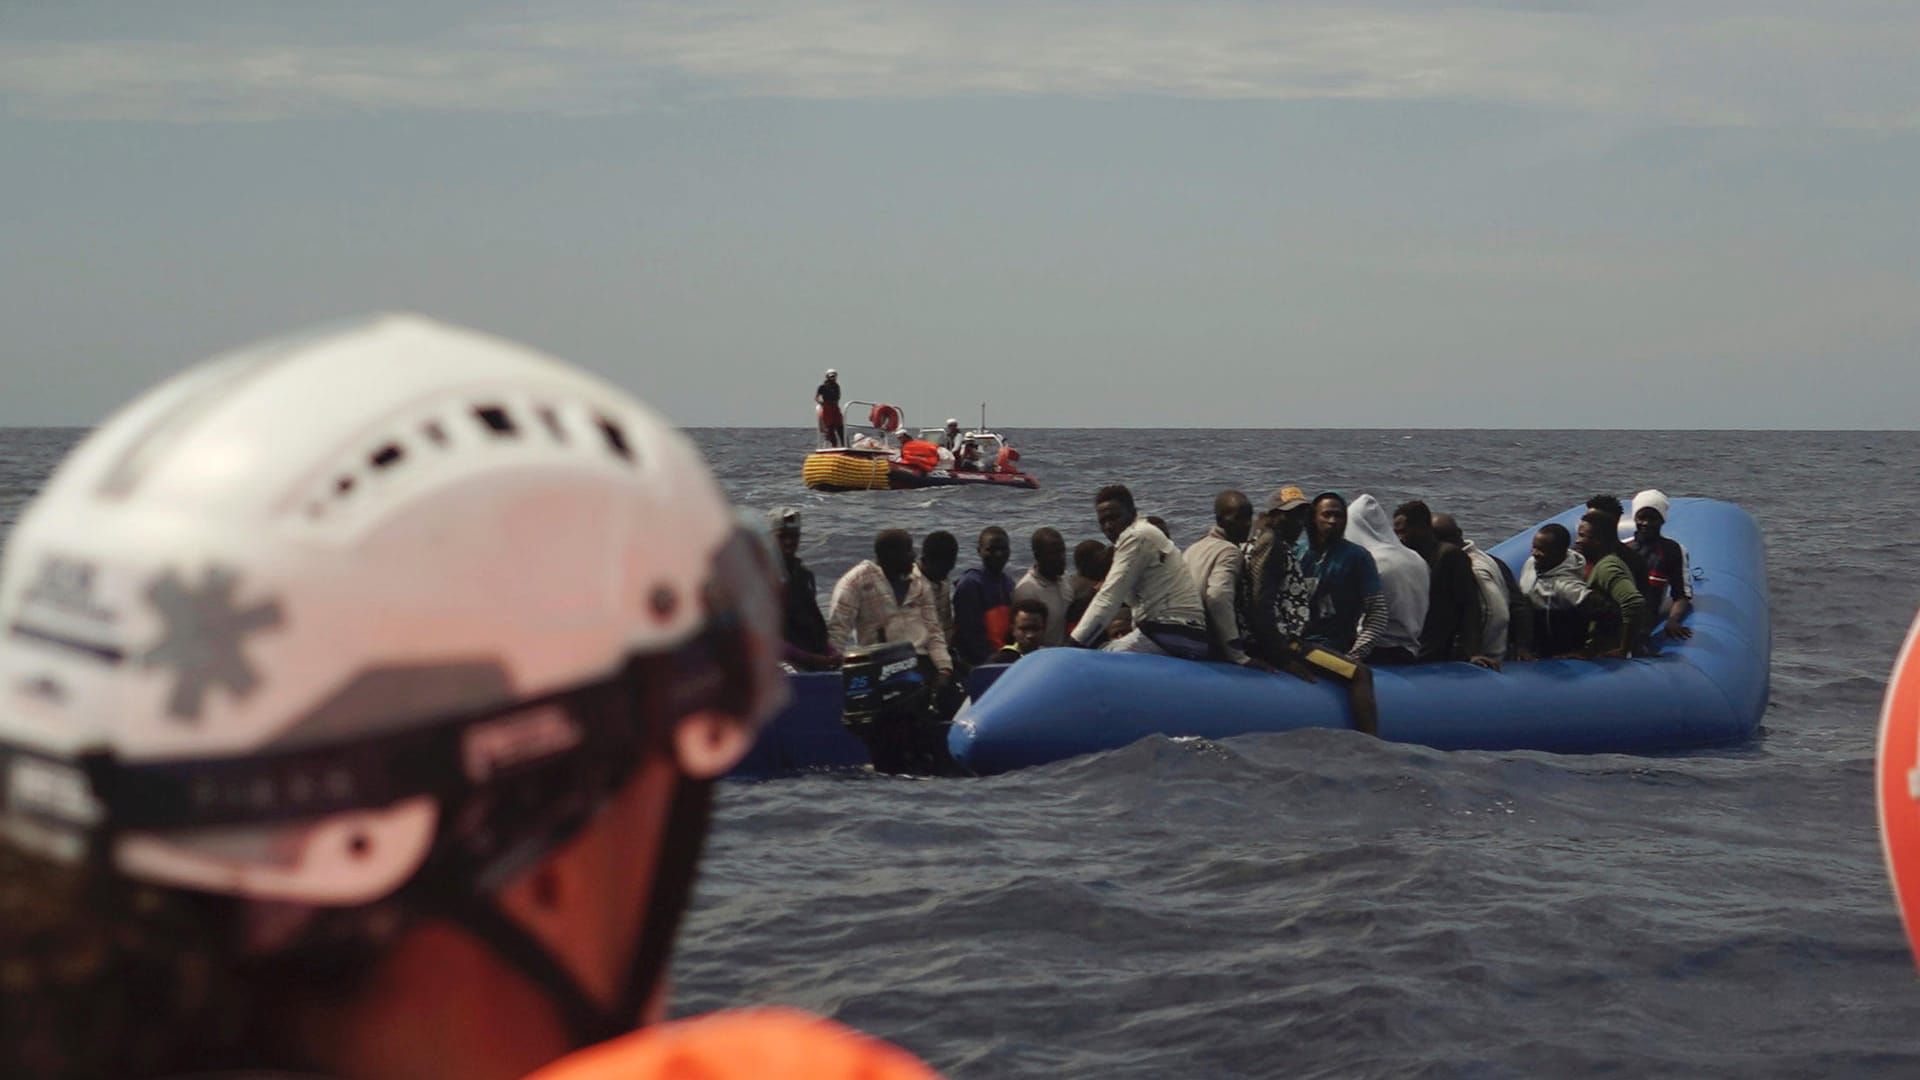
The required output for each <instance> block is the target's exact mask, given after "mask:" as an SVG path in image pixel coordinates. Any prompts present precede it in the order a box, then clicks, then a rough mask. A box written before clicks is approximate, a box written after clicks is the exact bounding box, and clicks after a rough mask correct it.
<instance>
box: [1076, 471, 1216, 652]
mask: <svg viewBox="0 0 1920 1080" xmlns="http://www.w3.org/2000/svg"><path fill="white" fill-rule="evenodd" d="M1093 509H1094V515H1095V517H1096V518H1098V519H1099V522H1100V531H1101V532H1103V533H1105V534H1106V535H1107V539H1109V540H1112V541H1113V565H1112V567H1111V568H1110V569H1108V571H1107V576H1106V580H1104V581H1102V582H1101V583H1100V591H1099V592H1097V593H1095V594H1094V597H1093V602H1092V603H1091V604H1089V605H1087V611H1086V614H1084V615H1082V616H1081V617H1080V623H1079V625H1078V626H1076V627H1075V628H1074V632H1073V643H1074V644H1075V645H1079V646H1081V647H1082V648H1091V647H1092V645H1093V643H1094V640H1095V639H1096V638H1097V637H1098V636H1099V634H1100V632H1101V631H1102V630H1104V629H1105V628H1106V626H1107V624H1108V623H1109V622H1110V621H1111V620H1112V619H1113V616H1114V613H1115V612H1116V611H1117V610H1118V609H1119V608H1120V606H1121V605H1122V604H1125V605H1127V606H1129V607H1131V608H1132V609H1133V630H1132V631H1131V632H1129V633H1127V634H1126V635H1125V636H1123V637H1120V638H1116V639H1114V640H1112V641H1109V642H1107V644H1106V645H1105V646H1103V648H1104V649H1105V650H1106V651H1108V652H1135V653H1158V654H1159V655H1162V656H1178V657H1180V658H1182V659H1185V660H1205V659H1206V658H1207V651H1208V647H1209V644H1210V642H1209V641H1208V639H1207V615H1206V609H1205V608H1203V607H1202V606H1201V604H1200V591H1199V590H1198V589H1196V588H1194V585H1193V578H1192V576H1191V575H1189V574H1188V573H1187V566H1186V563H1185V561H1184V560H1182V559H1181V557H1180V549H1179V548H1177V547H1174V546H1173V541H1172V540H1169V539H1167V534H1166V533H1163V532H1161V531H1160V530H1159V529H1156V528H1154V527H1153V526H1152V525H1150V524H1148V523H1147V521H1146V519H1145V518H1142V517H1140V516H1139V514H1137V513H1136V512H1135V511H1134V508H1133V492H1131V491H1128V490H1127V488H1126V486H1125V485H1123V484H1109V485H1107V486H1106V487H1103V488H1101V489H1100V492H1099V494H1097V495H1095V496H1094V497H1093Z"/></svg>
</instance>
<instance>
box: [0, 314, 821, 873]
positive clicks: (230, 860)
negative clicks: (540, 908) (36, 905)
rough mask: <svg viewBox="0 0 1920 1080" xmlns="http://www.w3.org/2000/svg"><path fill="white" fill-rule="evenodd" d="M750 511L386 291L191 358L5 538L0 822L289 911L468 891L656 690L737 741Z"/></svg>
mask: <svg viewBox="0 0 1920 1080" xmlns="http://www.w3.org/2000/svg"><path fill="white" fill-rule="evenodd" d="M760 532H761V530H760V529H759V528H757V527H756V528H753V529H751V530H747V529H742V528H741V527H740V523H739V522H738V521H737V520H736V518H735V516H734V514H733V512H732V510H731V509H730V507H729V506H728V504H727V502H726V500H725V498H724V497H723V495H722V494H721V492H720V490H719V487H718V485H717V484H716V483H715V481H714V479H713V477H712V475H711V473H710V472H709V470H708V469H707V467H706V465H705V463H704V462H703V461H702V460H701V457H700V455H699V453H698V451H697V450H696V449H695V448H694V447H693V446H692V444H691V443H690V442H689V441H688V440H687V439H686V438H685V437H684V436H683V435H681V434H680V433H679V432H677V431H676V430H674V429H673V428H672V427H671V426H670V425H669V424H668V423H667V422H666V421H664V420H663V419H661V418H660V417H659V416H657V415H656V414H655V413H653V412H652V411H651V410H649V409H648V408H646V407H645V406H643V405H641V404H640V403H639V402H637V401H635V400H633V399H632V398H631V397H629V396H628V395H626V394H625V393H623V392H621V391H620V390H618V389H616V388H614V387H613V386H611V385H609V384H607V383H605V382H603V381H601V380H599V379H597V378H594V377H592V376H589V375H587V374H586V373H584V372H581V371H579V370H577V369H574V368H572V367H569V366H567V365H565V364H562V363H561V362H559V361H556V360H554V359H551V358H549V357H546V356H543V355H541V354H538V353H535V352H532V351H530V350H527V349H524V348H521V347H519V346H516V345H512V344H510V343H507V342H504V341H501V340H498V339H495V338H492V337H488V336H485V335H481V334H478V333H474V332H471V331H466V330H461V329H457V328H453V327H449V326H445V325H441V324H438V323H435V322H432V321H429V320H426V319H422V318H419V317H416V316H406V315H391V316H380V317H376V318H372V319H369V320H366V321H364V322H360V323H357V324H352V325H348V326H346V327H344V328H334V329H329V330H327V331H324V332H316V333H314V334H310V335H307V336H303V337H294V338H288V339H283V340H278V341H273V342H269V343H267V344H263V345H259V346H256V347H253V348H249V349H245V350H241V351H239V352H236V353H233V354H230V355H227V356H225V357H221V358H216V359H215V360H212V361H209V362H207V363H206V364H203V365H200V366H199V367H196V368H194V369H192V370H190V371H188V372H186V373H184V374H182V375H180V376H178V377H176V378H174V379H172V380H170V381H169V382H166V383H164V384H162V385H161V386H159V387H157V388H156V389H154V390H152V391H150V392H149V393H147V394H146V395H144V396H143V397H141V398H140V399H139V400H137V401H135V402H134V403H133V404H132V405H130V406H128V407H127V408H125V409H123V410H122V411H121V412H119V413H118V414H117V415H115V416H114V417H112V418H111V419H109V420H108V421H107V422H106V423H105V424H103V425H102V426H101V427H100V428H98V429H97V430H96V431H95V432H94V433H93V434H92V435H91V436H89V437H88V438H87V440H86V441H85V442H84V443H83V444H82V445H81V446H80V447H79V448H77V449H76V450H75V451H74V452H73V454H72V455H71V456H70V457H69V458H68V460H67V461H66V462H65V463H64V464H63V465H62V466H61V467H60V468H59V469H58V471H57V472H56V473H55V474H54V476H53V477H52V479H51V480H50V481H49V482H48V484H47V486H46V488H45V489H44V490H43V491H42V493H41V494H40V496H39V497H38V498H37V499H36V500H35V501H34V503H33V504H32V505H31V506H30V507H29V509H28V510H27V511H26V513H25V515H24V516H23V517H22V518H21V520H20V522H19V524H18V525H17V526H16V528H15V529H14V530H13V532H12V534H11V536H10V538H9V540H8V544H7V550H6V554H5V559H4V563H0V628H4V630H5V633H6V637H5V638H4V639H3V640H0V838H4V839H5V840H6V841H8V842H11V843H13V844H15V845H17V846H19V847H22V848H26V849H29V850H33V851H37V852H39V853H40V854H41V855H43V856H45V857H49V858H54V859H59V860H68V861H72V860H77V859H79V858H81V857H82V856H83V854H85V853H88V852H94V853H98V852H100V851H101V850H102V847H101V846H102V845H105V850H106V852H107V853H108V854H109V855H110V857H111V859H112V864H113V865H114V866H115V867H117V868H118V870H119V871H120V872H121V873H123V874H125V875H126V876H128V877H130V878H133V879H136V880H140V881H145V882H150V883H154V884H159V885H164V886H172V887H176V888H183V889H188V890H192V891H198V892H207V893H214V894H219V895H224V896H231V897H238V898H245V899H252V900H266V901H281V902H292V903H294V904H297V905H306V906H310V907H316V908H345V907H359V906H363V905H368V904H372V903H375V902H376V901H380V900H382V899H384V898H387V897H389V896H391V895H394V894H395V893H396V892H397V891H400V890H402V889H403V887H406V886H408V885H409V883H410V882H411V881H414V880H415V879H417V878H424V877H428V876H436V877H437V879H438V880H440V881H441V882H442V883H443V887H455V888H458V887H467V888H470V889H472V890H474V891H476V892H484V891H485V890H486V889H489V888H491V887H492V886H494V885H498V884H499V883H500V882H501V881H502V880H504V879H505V878H506V877H508V876H510V875H511V874H513V873H515V872H517V871H519V870H521V869H524V868H526V867H528V866H530V865H531V864H532V863H533V862H534V861H535V860H537V859H538V858H539V857H541V856H542V855H544V854H545V853H546V852H547V851H550V850H551V849H552V848H553V847H554V846H556V845H557V844H558V843H560V842H561V841H563V840H565V839H566V838H567V836H569V835H571V833H572V831H573V830H575V829H577V828H578V827H579V826H580V825H581V824H583V823H584V822H585V821H587V820H590V819H591V818H592V817H593V816H594V814H595V813H597V811H598V809H599V808H600V806H601V805H602V804H603V803H604V800H605V799H606V798H607V797H608V796H609V795H610V793H611V792H612V791H613V790H615V789H617V787H618V786H619V784H620V783H621V782H623V779H624V777H625V776H626V775H628V774H629V773H630V771H631V767H632V764H633V763H634V762H636V761H637V760H639V759H640V758H641V757H643V756H644V755H645V754H647V753H649V752H651V751H653V750H654V749H656V748H658V746H659V745H660V743H661V740H662V739H663V738H667V737H669V736H668V735H667V734H664V733H665V732H666V731H667V729H669V728H672V727H673V726H674V725H675V724H676V723H677V721H678V720H679V719H680V718H682V717H686V716H689V715H694V714H696V713H699V712H701V711H703V710H705V711H711V712H716V713H720V714H725V715H726V716H730V717H733V718H737V721H738V725H739V728H740V735H741V738H740V739H739V740H734V742H733V744H732V745H735V746H743V745H744V740H746V739H750V737H751V732H752V730H753V729H754V728H755V727H757V726H758V724H759V723H761V722H762V721H764V720H765V718H766V717H767V716H768V715H769V714H770V713H771V712H772V711H773V710H774V709H775V708H777V707H778V705H779V704H780V703H781V701H782V700H783V695H784V693H785V686H784V682H783V680H782V679H781V677H780V675H779V673H778V668H777V658H778V647H777V646H778V641H779V629H778V627H779V619H778V613H777V610H776V601H775V599H774V591H773V590H774V584H773V582H774V578H773V577H772V576H771V568H770V566H769V563H768V559H767V556H766V552H765V547H764V543H765V542H764V539H763V538H762V537H760V536H759V533H760ZM735 755H736V756H737V751H736V752H735ZM730 763H731V759H728V760H716V761H714V762H711V763H710V765H709V767H707V768H704V769H702V770H698V771H701V772H705V773H718V772H722V771H724V770H725V768H726V767H727V766H728V765H729V764H730ZM710 778H711V776H694V777H693V779H695V780H703V779H710ZM423 868H427V869H425V870H423ZM446 883H451V885H447V884H446Z"/></svg>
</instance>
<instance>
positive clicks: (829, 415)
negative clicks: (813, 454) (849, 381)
mask: <svg viewBox="0 0 1920 1080" xmlns="http://www.w3.org/2000/svg"><path fill="white" fill-rule="evenodd" d="M813 401H814V404H815V405H817V406H819V411H820V434H821V435H823V436H825V437H826V440H827V445H828V446H845V445H847V418H846V417H845V416H843V415H841V413H840V373H839V372H838V371H835V370H833V369H832V368H828V369H827V374H826V379H825V381H823V382H822V383H821V384H820V386H819V388H818V389H816V390H815V391H814V392H813Z"/></svg>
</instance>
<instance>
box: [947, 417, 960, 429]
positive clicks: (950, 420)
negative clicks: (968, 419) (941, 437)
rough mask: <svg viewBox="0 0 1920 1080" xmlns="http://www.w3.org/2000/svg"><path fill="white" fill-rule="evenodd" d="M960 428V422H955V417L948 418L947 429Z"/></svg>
mask: <svg viewBox="0 0 1920 1080" xmlns="http://www.w3.org/2000/svg"><path fill="white" fill-rule="evenodd" d="M959 426H960V421H958V420H955V419H954V418H953V417H951V416H949V417H947V427H948V428H950V429H951V428H957V427H959Z"/></svg>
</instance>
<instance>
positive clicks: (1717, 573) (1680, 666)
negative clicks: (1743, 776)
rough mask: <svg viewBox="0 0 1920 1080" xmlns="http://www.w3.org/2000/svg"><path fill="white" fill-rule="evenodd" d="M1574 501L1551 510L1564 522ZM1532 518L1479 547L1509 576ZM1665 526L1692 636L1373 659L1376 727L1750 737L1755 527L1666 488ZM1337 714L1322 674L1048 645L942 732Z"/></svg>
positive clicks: (1601, 744)
mask: <svg viewBox="0 0 1920 1080" xmlns="http://www.w3.org/2000/svg"><path fill="white" fill-rule="evenodd" d="M1583 511H1584V507H1576V508H1574V509H1572V510H1569V511H1567V512H1566V513H1564V514H1562V515H1560V516H1559V517H1558V518H1555V519H1552V520H1555V521H1558V522H1560V523H1561V524H1563V525H1566V526H1568V528H1569V530H1571V529H1572V526H1573V524H1574V523H1575V522H1577V521H1578V520H1579V517H1580V514H1581V513H1582V512H1583ZM1541 524H1543V525H1544V524H1545V522H1542V523H1541ZM1537 528H1538V526H1536V527H1535V529H1537ZM1535 529H1529V530H1527V531H1526V532H1524V533H1522V534H1520V535H1519V536H1516V537H1514V538H1513V539H1511V540H1508V541H1507V542H1506V543H1504V544H1501V545H1499V546H1497V547H1495V548H1493V549H1492V553H1493V554H1494V555H1495V556H1496V557H1497V558H1500V559H1503V560H1505V561H1506V562H1507V564H1508V565H1509V566H1511V567H1513V568H1514V570H1515V573H1516V576H1517V574H1518V570H1519V567H1520V564H1521V563H1522V562H1523V561H1524V560H1525V559H1526V558H1527V556H1528V555H1529V553H1530V552H1529V547H1530V544H1531V541H1532V537H1533V533H1534V532H1535ZM1666 533H1667V535H1668V536H1670V537H1672V538H1674V539H1675V540H1678V541H1680V543H1682V544H1683V545H1685V546H1686V548H1687V551H1688V555H1689V558H1690V561H1691V564H1692V570H1693V588H1694V613H1693V615H1692V617H1691V618H1689V620H1688V625H1689V626H1691V627H1692V628H1693V630H1694V636H1693V637H1692V638H1689V639H1687V640H1685V641H1665V640H1661V637H1662V636H1660V635H1656V640H1660V641H1661V645H1662V648H1663V650H1664V652H1663V655H1661V656H1658V657H1649V658H1644V659H1637V660H1603V661H1580V660H1542V661H1536V662H1534V663H1530V664H1518V663H1516V664H1508V665H1506V669H1505V670H1504V671H1499V672H1494V671H1487V670H1483V669H1481V668H1477V667H1474V666H1473V665H1471V664H1464V663H1447V664H1423V665H1419V666H1415V667H1396V668H1376V669H1375V670H1374V686H1375V691H1376V694H1377V696H1378V699H1379V704H1380V736H1381V737H1382V738H1385V739H1392V740H1395V741H1399V742H1412V743H1422V744H1425V745H1427V746H1433V747H1438V748H1440V749H1447V750H1466V749H1479V750H1547V751H1553V752H1558V753H1602V752H1615V753H1620V752H1625V753H1632V752H1643V751H1653V750H1671V749H1679V748H1686V747H1697V746H1708V745H1713V744H1716V743H1727V742H1734V741H1737V740H1741V739H1745V738H1749V737H1750V736H1752V734H1753V733H1754V731H1755V729H1756V728H1758V726H1759V724H1760V717H1761V714H1762V713H1764V712H1765V711H1766V707H1767V692H1768V667H1769V663H1770V659H1771V649H1772V629H1771V623H1770V619H1769V615H1768V610H1767V584H1766V582H1767V568H1766V551H1765V547H1764V545H1763V544H1762V541H1761V538H1760V530H1759V527H1758V526H1757V525H1755V524H1754V521H1753V518H1752V517H1751V516H1749V515H1748V514H1747V512H1746V511H1744V510H1742V509H1740V508H1739V507H1737V506H1734V505H1732V504H1731V503H1725V502H1718V501H1715V500H1711V499H1675V500H1673V504H1672V512H1671V516H1670V520H1669V521H1668V524H1667V528H1666ZM1351 726H1352V722H1351V718H1350V717H1349V714H1348V711H1347V702H1346V692H1345V691H1344V690H1343V689H1342V688H1341V687H1340V686H1339V685H1337V684H1335V683H1333V682H1330V681H1328V680H1324V679H1323V680H1321V681H1320V682H1318V683H1306V682H1303V681H1301V680H1299V679H1295V678H1293V677H1291V676H1285V675H1267V674H1262V673H1260V672H1255V671H1249V670H1247V669H1244V668H1239V667H1233V666H1231V665H1227V664H1210V663H1204V664H1203V663H1193V662H1191V661H1185V660H1175V659H1171V658H1168V657H1159V656H1120V655H1114V654H1110V653H1100V652H1091V651H1087V650H1083V649H1049V650H1047V651H1045V652H1040V653H1036V654H1034V655H1033V656H1029V657H1027V658H1026V659H1024V660H1021V661H1020V662H1019V663H1017V664H1015V665H1013V667H1012V668H1011V669H1009V670H1008V671H1007V672H1006V674H1005V675H1004V676H1002V677H1001V678H1000V680H999V681H998V682H997V683H995V684H994V685H993V687H992V688H991V689H989V690H988V691H987V692H986V693H985V694H983V695H982V696H981V697H980V698H979V699H978V700H976V701H974V702H972V703H971V704H969V705H968V706H967V708H966V709H964V710H962V712H961V714H960V716H959V718H958V719H957V720H956V721H955V722H954V726H953V729H952V732H951V734H950V736H949V739H948V745H949V747H950V748H951V750H952V752H953V756H954V759H955V761H956V762H958V763H959V764H961V765H962V766H963V767H965V768H968V769H971V770H972V771H974V772H977V773H997V772H1004V771H1006V770H1009V769H1019V768H1025V767H1027V766H1030V765H1039V764H1044V763H1046V762H1050V761H1058V760H1060V759H1062V758H1068V757H1073V756H1076V755H1079V754H1088V753H1093V752H1096V751H1100V750H1110V749H1114V748H1117V747H1121V746H1125V745H1127V744H1128V743H1131V742H1133V741H1135V740H1137V739H1140V738H1143V737H1145V736H1148V735H1156V734H1157V735H1172V736H1185V735H1192V736H1202V737H1205V738H1209V739H1219V738H1226V737H1229V736H1233V735H1245V734H1249V733H1253V732H1279V731H1293V730H1297V729H1300V728H1348V727H1351Z"/></svg>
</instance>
